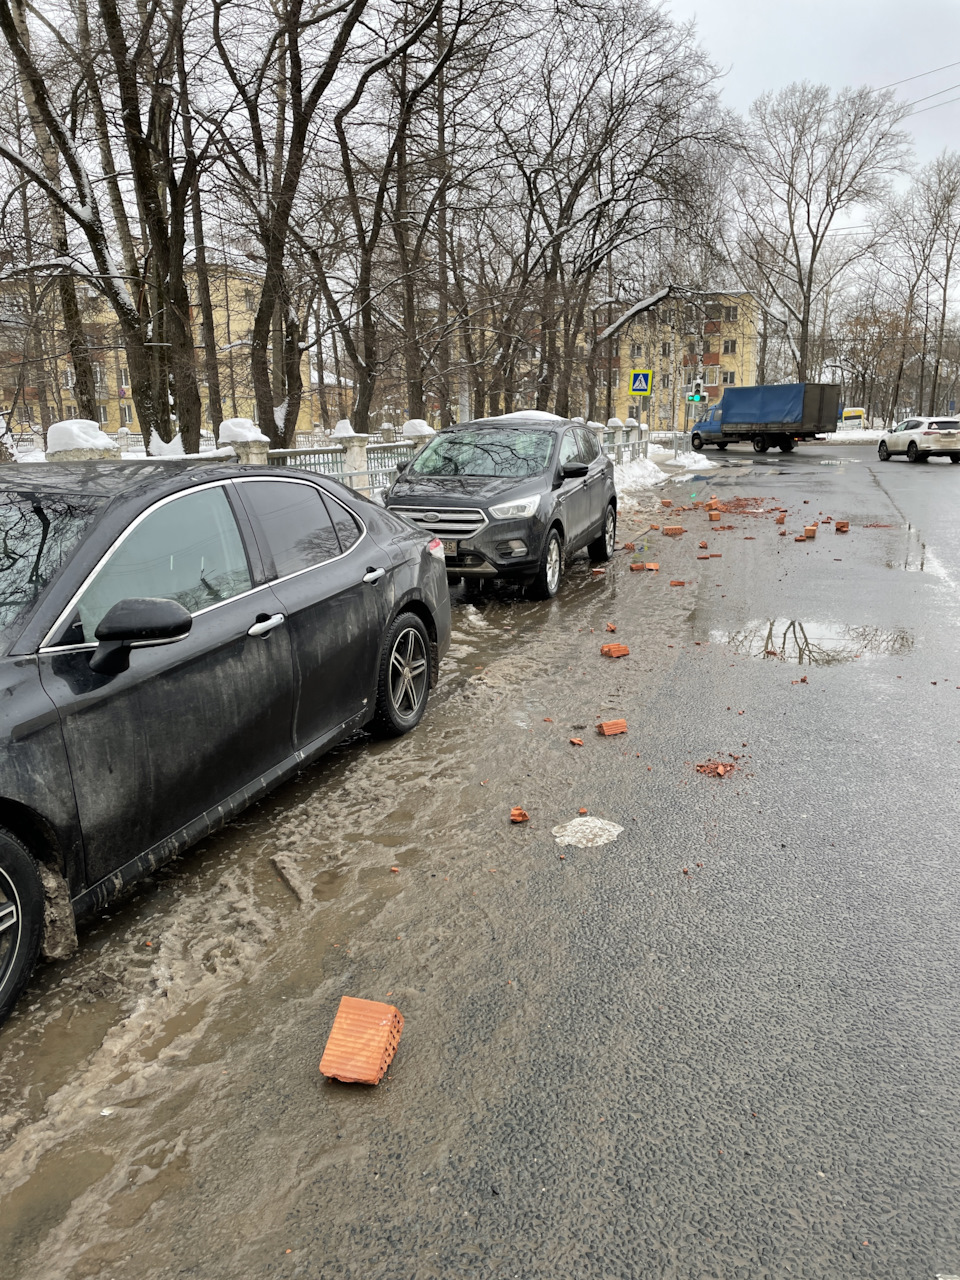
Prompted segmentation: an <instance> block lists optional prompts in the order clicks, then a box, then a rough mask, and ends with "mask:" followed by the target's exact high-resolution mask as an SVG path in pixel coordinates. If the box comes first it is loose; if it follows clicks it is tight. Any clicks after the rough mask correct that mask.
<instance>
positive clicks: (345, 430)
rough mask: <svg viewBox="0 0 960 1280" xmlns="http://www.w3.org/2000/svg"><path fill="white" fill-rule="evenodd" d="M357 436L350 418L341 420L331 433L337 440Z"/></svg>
mask: <svg viewBox="0 0 960 1280" xmlns="http://www.w3.org/2000/svg"><path fill="white" fill-rule="evenodd" d="M356 434H357V433H356V432H355V431H354V429H353V427H352V426H351V423H350V419H349V418H341V419H340V421H339V422H338V423H337V425H336V426H335V427H334V428H333V431H332V432H331V435H333V436H334V437H335V438H337V439H342V438H343V437H344V436H355V435H356Z"/></svg>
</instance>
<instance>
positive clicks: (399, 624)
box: [375, 613, 433, 738]
mask: <svg viewBox="0 0 960 1280" xmlns="http://www.w3.org/2000/svg"><path fill="white" fill-rule="evenodd" d="M432 677H433V659H432V657H431V650H430V637H429V636H428V635H427V628H426V627H425V626H424V625H423V623H422V622H421V620H420V619H419V618H418V617H417V615H416V614H415V613H398V614H397V616H396V617H395V618H394V620H393V622H392V623H391V625H390V629H389V630H388V631H387V638H386V640H385V641H384V644H383V652H382V654H381V656H380V672H379V678H378V680H377V710H376V717H375V724H376V727H377V728H378V729H379V731H380V733H381V734H383V735H384V736H385V737H388V738H399V737H400V735H401V734H404V733H409V732H410V730H411V729H415V728H416V726H417V725H418V724H419V723H420V721H421V720H422V719H423V713H424V711H425V710H426V707H427V695H428V694H429V692H430V682H431V680H432Z"/></svg>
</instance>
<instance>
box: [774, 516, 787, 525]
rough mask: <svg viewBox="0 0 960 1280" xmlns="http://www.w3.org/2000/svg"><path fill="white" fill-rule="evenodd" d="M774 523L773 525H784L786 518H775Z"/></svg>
mask: <svg viewBox="0 0 960 1280" xmlns="http://www.w3.org/2000/svg"><path fill="white" fill-rule="evenodd" d="M774 523H775V524H786V523H787V517H786V516H777V518H776V520H775V521H774Z"/></svg>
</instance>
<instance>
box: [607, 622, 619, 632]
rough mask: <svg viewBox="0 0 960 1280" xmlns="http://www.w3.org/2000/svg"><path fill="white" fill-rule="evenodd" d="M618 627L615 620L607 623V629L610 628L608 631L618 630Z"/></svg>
mask: <svg viewBox="0 0 960 1280" xmlns="http://www.w3.org/2000/svg"><path fill="white" fill-rule="evenodd" d="M616 629H617V624H616V623H615V622H608V623H607V630H608V631H616Z"/></svg>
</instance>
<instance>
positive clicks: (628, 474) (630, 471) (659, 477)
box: [613, 457, 667, 493]
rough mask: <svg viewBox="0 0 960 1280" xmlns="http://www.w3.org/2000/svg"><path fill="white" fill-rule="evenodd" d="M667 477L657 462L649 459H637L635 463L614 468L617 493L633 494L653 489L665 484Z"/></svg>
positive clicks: (627, 463) (626, 463)
mask: <svg viewBox="0 0 960 1280" xmlns="http://www.w3.org/2000/svg"><path fill="white" fill-rule="evenodd" d="M666 479H667V477H666V476H665V475H664V473H663V472H662V471H661V470H660V468H659V467H658V466H657V464H656V463H655V462H651V461H650V459H649V458H643V457H641V458H635V459H634V461H633V462H625V463H623V464H622V466H619V467H614V469H613V482H614V484H615V485H616V487H617V493H633V492H635V491H636V490H639V489H653V488H654V487H655V486H656V485H658V484H664V483H665V481H666Z"/></svg>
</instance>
